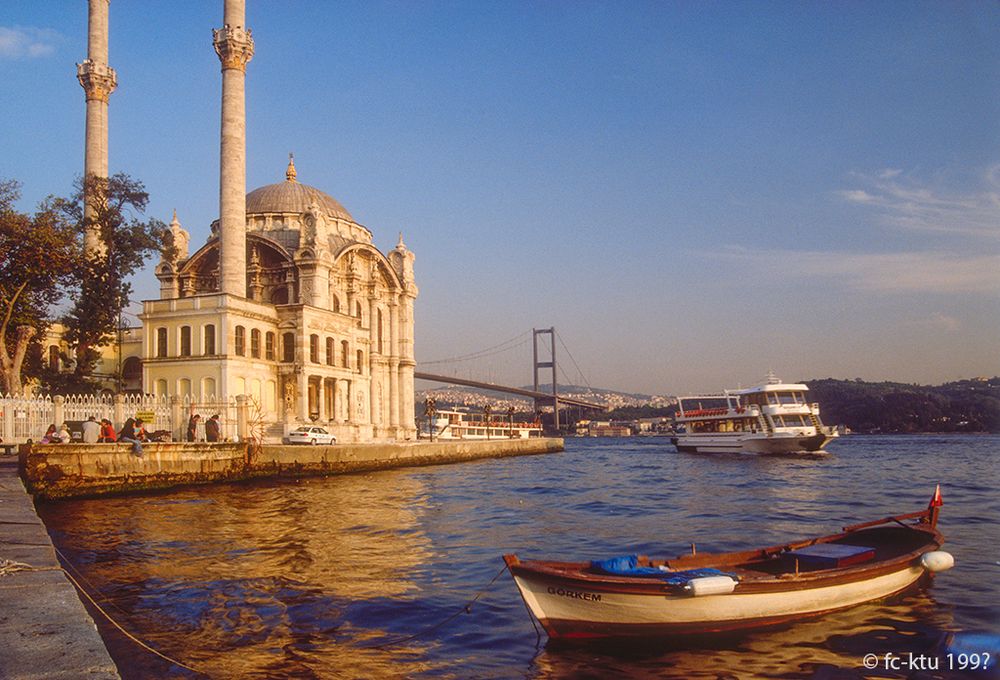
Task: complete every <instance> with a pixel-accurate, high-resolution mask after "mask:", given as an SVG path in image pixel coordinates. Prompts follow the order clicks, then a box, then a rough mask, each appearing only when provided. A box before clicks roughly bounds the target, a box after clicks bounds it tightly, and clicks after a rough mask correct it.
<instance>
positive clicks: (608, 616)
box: [504, 487, 954, 639]
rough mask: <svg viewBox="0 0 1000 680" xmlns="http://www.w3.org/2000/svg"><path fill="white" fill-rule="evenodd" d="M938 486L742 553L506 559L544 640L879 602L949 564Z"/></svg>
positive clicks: (692, 627) (667, 629) (777, 618)
mask: <svg viewBox="0 0 1000 680" xmlns="http://www.w3.org/2000/svg"><path fill="white" fill-rule="evenodd" d="M941 505H942V502H941V491H940V487H938V488H937V489H936V490H935V492H934V497H933V498H932V499H931V502H930V504H929V505H928V506H927V509H925V510H921V511H919V512H911V513H908V514H903V515H896V516H893V517H885V518H882V519H878V520H874V521H870V522H864V523H862V524H855V525H853V526H848V527H844V530H843V531H842V532H841V533H838V534H832V535H830V536H821V537H819V538H810V539H806V540H801V541H794V542H791V543H785V544H782V545H776V546H771V547H768V548H760V549H757V550H747V551H742V552H731V553H719V554H706V553H697V552H695V549H694V546H692V552H691V553H690V554H685V555H681V556H679V557H676V558H673V559H665V560H651V559H649V558H648V557H645V556H636V555H632V556H624V557H621V558H614V559H612V560H604V561H598V562H552V561H541V560H521V559H519V558H518V557H517V555H513V554H511V555H504V561H505V562H506V563H507V567H508V568H509V569H510V572H511V575H512V576H513V577H514V582H515V583H516V584H517V587H518V589H519V590H520V592H521V597H522V598H524V602H525V603H526V604H527V606H528V609H529V610H530V611H531V613H532V614H533V615H534V616H535V618H537V619H538V621H539V622H540V623H541V624H542V626H543V627H544V628H545V631H546V632H547V633H548V635H549V637H550V638H553V639H556V638H560V639H573V638H599V637H618V636H659V635H676V634H705V633H718V632H725V631H741V630H749V629H753V628H761V627H766V626H772V625H777V624H782V623H786V622H789V621H794V620H796V619H800V618H806V617H812V616H819V615H821V614H824V613H827V612H831V611H835V610H838V609H844V608H847V607H852V606H855V605H858V604H862V603H864V602H871V601H874V600H879V599H882V598H885V597H888V596H890V595H893V594H895V593H898V592H900V591H903V590H905V589H906V588H908V587H910V586H912V585H913V584H914V583H916V582H917V581H918V580H919V579H920V578H921V577H923V576H925V575H927V574H931V573H933V572H936V571H943V570H945V569H948V568H950V567H951V566H953V565H954V558H953V557H952V556H951V555H950V554H948V553H946V552H944V551H942V550H940V547H941V544H942V543H943V542H944V538H943V537H942V535H941V533H940V532H939V531H938V530H937V519H938V513H939V511H940V507H941Z"/></svg>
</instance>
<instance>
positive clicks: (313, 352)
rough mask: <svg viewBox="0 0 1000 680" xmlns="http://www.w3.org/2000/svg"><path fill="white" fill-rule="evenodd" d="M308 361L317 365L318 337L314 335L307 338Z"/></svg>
mask: <svg viewBox="0 0 1000 680" xmlns="http://www.w3.org/2000/svg"><path fill="white" fill-rule="evenodd" d="M309 361H311V362H312V363H314V364H318V363H319V336H318V335H316V334H315V333H313V334H312V335H310V336H309Z"/></svg>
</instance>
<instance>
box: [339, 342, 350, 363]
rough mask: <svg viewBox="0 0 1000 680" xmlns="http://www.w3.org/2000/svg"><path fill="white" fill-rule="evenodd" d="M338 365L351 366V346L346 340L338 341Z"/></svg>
mask: <svg viewBox="0 0 1000 680" xmlns="http://www.w3.org/2000/svg"><path fill="white" fill-rule="evenodd" d="M340 365H341V366H343V367H344V368H350V367H351V346H350V345H349V344H347V340H341V341H340Z"/></svg>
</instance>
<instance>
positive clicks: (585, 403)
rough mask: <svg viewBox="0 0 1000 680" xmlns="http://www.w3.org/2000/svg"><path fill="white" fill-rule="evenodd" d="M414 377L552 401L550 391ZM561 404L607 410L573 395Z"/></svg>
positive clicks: (418, 374)
mask: <svg viewBox="0 0 1000 680" xmlns="http://www.w3.org/2000/svg"><path fill="white" fill-rule="evenodd" d="M413 377H414V378H416V379H417V380H430V381H431V382H440V383H446V384H448V385H463V386H465V387H478V388H480V389H484V390H491V391H493V392H503V393H504V394H516V395H518V396H521V397H529V398H531V399H534V400H536V401H540V402H548V403H552V399H553V395H552V393H550V392H536V391H534V390H526V389H524V388H521V387H508V386H507V385H497V384H496V383H485V382H479V381H477V380H465V379H463V378H455V377H452V376H447V375H435V374H433V373H423V372H421V371H417V372H415V373H414V374H413ZM558 399H559V403H560V404H565V405H567V406H578V407H580V408H589V409H596V410H599V411H603V410H605V409H606V408H607V407H605V406H604V405H603V404H594V403H591V402H589V401H583V400H581V399H573V398H571V397H562V396H560V397H558Z"/></svg>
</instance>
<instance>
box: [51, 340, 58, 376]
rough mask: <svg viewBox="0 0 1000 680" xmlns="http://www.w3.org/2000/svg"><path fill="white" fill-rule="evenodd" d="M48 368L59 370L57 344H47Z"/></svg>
mask: <svg viewBox="0 0 1000 680" xmlns="http://www.w3.org/2000/svg"><path fill="white" fill-rule="evenodd" d="M49 369H51V370H53V371H58V370H59V345H49Z"/></svg>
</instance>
